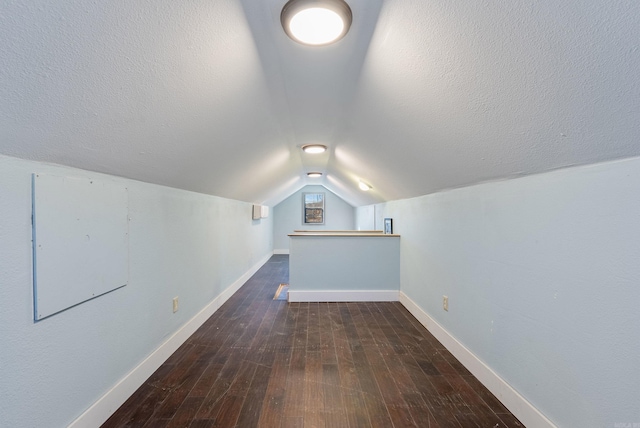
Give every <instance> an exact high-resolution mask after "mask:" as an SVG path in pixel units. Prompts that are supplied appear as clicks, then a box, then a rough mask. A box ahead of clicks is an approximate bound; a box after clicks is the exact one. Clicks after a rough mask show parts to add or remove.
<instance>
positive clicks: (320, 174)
mask: <svg viewBox="0 0 640 428" xmlns="http://www.w3.org/2000/svg"><path fill="white" fill-rule="evenodd" d="M307 176H308V177H310V178H318V177H322V173H321V172H307Z"/></svg>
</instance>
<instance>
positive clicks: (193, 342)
mask: <svg viewBox="0 0 640 428" xmlns="http://www.w3.org/2000/svg"><path fill="white" fill-rule="evenodd" d="M288 269H289V260H288V256H286V255H274V256H273V257H272V258H271V259H270V260H269V262H268V263H267V264H265V265H264V266H263V267H262V268H261V269H260V270H259V271H258V272H257V273H256V274H255V275H254V276H253V277H252V278H251V279H250V280H249V281H247V283H246V284H245V285H244V286H243V287H242V288H241V289H240V290H239V291H238V292H237V293H236V294H235V295H233V296H232V297H231V298H230V299H229V300H228V301H227V302H226V303H225V304H224V305H223V306H222V307H221V308H220V309H219V310H218V311H217V312H216V313H215V314H214V315H213V316H212V317H211V318H210V319H209V320H208V321H207V322H206V323H205V324H203V325H202V327H201V328H200V329H199V330H198V331H196V332H195V333H194V334H193V335H192V336H191V337H190V338H189V340H187V341H186V342H185V343H184V344H183V345H182V346H181V347H180V348H179V349H178V350H177V351H176V352H175V353H174V354H173V355H172V356H171V357H170V358H169V359H168V360H167V361H166V362H165V363H164V364H163V365H162V366H161V367H160V368H159V369H158V370H157V371H156V372H155V373H154V374H153V375H152V376H151V377H150V378H149V379H148V380H147V382H145V383H144V384H143V385H142V386H141V387H140V388H139V389H138V390H137V391H136V392H135V393H134V394H133V395H132V396H131V397H130V398H129V399H128V400H127V401H126V402H125V403H124V404H123V405H122V406H121V407H120V409H118V410H117V411H116V412H115V413H114V414H113V415H112V416H111V418H110V419H109V420H108V421H107V422H105V423H104V425H103V427H150V428H161V427H190V428H204V427H207V428H208V427H242V428H244V427H268V428H273V427H276V428H278V427H281V428H289V427H326V428H329V427H339V428H343V427H344V428H354V427H385V428H387V427H440V428H445V427H456V428H466V427H487V428H500V427H502V428H506V427H522V426H523V425H522V424H521V423H520V422H519V421H518V420H517V419H516V418H515V417H514V416H513V415H512V414H511V413H509V411H508V410H507V409H506V408H505V407H504V406H503V405H502V404H501V403H500V402H499V401H498V400H497V399H496V398H495V397H494V396H493V395H492V394H491V393H490V392H489V391H488V390H487V389H486V388H484V386H482V384H480V382H479V381H478V380H477V379H476V378H475V377H474V376H473V375H471V373H469V372H468V371H467V370H466V369H465V368H464V367H463V366H462V365H461V364H460V363H459V362H458V361H457V360H456V359H455V358H454V357H453V356H452V355H451V354H450V353H449V352H448V351H447V350H446V349H445V348H444V347H443V346H442V344H440V343H439V342H438V341H437V340H436V339H435V338H434V337H433V336H432V335H431V334H430V333H429V332H428V331H427V330H426V329H425V328H424V327H422V326H421V325H420V323H419V322H418V321H417V320H416V319H415V318H414V317H413V316H412V315H411V314H409V312H408V311H407V310H406V309H405V308H404V307H403V306H402V305H401V304H400V303H397V302H385V303H287V302H286V301H282V300H273V297H274V294H275V292H276V290H277V289H278V286H279V285H280V283H286V282H288V275H289V270H288Z"/></svg>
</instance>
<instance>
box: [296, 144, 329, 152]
mask: <svg viewBox="0 0 640 428" xmlns="http://www.w3.org/2000/svg"><path fill="white" fill-rule="evenodd" d="M325 150H327V146H324V145H322V144H307V145H306V146H302V151H303V152H305V153H323V152H324V151H325Z"/></svg>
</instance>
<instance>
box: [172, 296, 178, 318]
mask: <svg viewBox="0 0 640 428" xmlns="http://www.w3.org/2000/svg"><path fill="white" fill-rule="evenodd" d="M176 312H178V297H177V296H176V297H174V298H173V313H174V314H175V313H176Z"/></svg>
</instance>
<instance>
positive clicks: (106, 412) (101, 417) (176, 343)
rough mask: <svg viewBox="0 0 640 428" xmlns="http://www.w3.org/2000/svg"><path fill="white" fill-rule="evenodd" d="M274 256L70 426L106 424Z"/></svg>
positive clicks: (228, 290) (120, 381)
mask: <svg viewBox="0 0 640 428" xmlns="http://www.w3.org/2000/svg"><path fill="white" fill-rule="evenodd" d="M270 257H271V254H268V255H267V256H265V257H263V258H262V259H261V260H260V261H258V263H256V264H255V265H253V266H252V267H251V268H250V269H249V270H248V271H247V272H246V273H245V274H244V275H242V276H241V277H240V278H238V279H237V280H236V281H235V282H234V283H233V284H231V285H230V286H229V287H227V288H226V289H225V290H224V291H223V292H222V293H220V294H219V295H218V297H216V298H215V299H213V300H212V301H211V302H210V303H209V304H208V305H207V306H205V307H204V309H202V310H201V311H200V312H198V313H197V314H196V315H195V316H194V317H193V318H191V319H190V320H189V321H187V322H186V323H185V324H184V325H183V326H182V327H181V328H180V329H179V330H177V331H176V332H175V333H173V334H172V335H171V337H169V338H168V339H167V340H166V341H165V342H164V343H162V344H161V345H160V346H159V347H158V348H157V349H156V350H154V351H153V352H152V353H151V354H150V355H149V356H148V357H147V358H145V359H144V360H143V361H142V362H141V363H140V364H138V365H137V366H136V367H135V368H134V369H133V370H131V371H130V372H129V373H127V374H126V375H125V376H124V377H123V378H122V379H120V380H119V381H118V382H117V383H116V384H115V385H114V386H113V387H112V388H111V389H110V390H109V391H107V392H106V393H105V394H104V395H103V396H102V397H100V398H99V399H98V401H96V402H95V403H93V405H92V406H91V407H89V408H88V409H87V410H85V412H84V413H83V414H81V415H80V416H79V417H78V418H77V419H76V420H74V421H73V422H72V423H71V424H70V425H69V428H85V427H97V426H100V425H102V424H103V423H104V422H105V421H106V420H107V419H109V417H110V416H111V415H112V414H113V412H115V411H116V410H118V408H119V407H120V406H121V405H122V404H123V403H124V402H125V401H126V400H127V399H128V398H129V397H130V396H131V395H132V394H133V393H134V392H135V391H136V390H137V389H138V388H139V387H140V386H141V385H142V384H143V383H144V382H145V381H146V380H147V379H148V378H149V376H151V375H152V374H153V372H155V371H156V370H157V369H158V367H160V366H161V365H162V363H164V362H165V361H166V360H167V358H169V357H170V356H171V354H173V353H174V352H175V351H176V350H177V349H178V348H179V347H180V345H182V344H183V343H184V342H185V341H186V340H187V339H188V338H189V337H190V336H191V335H192V334H193V333H194V332H195V331H196V330H197V329H198V328H199V327H200V326H201V325H202V324H204V322H205V321H206V320H208V319H209V317H211V315H213V314H214V312H215V311H217V310H218V309H219V308H220V306H222V304H223V303H224V302H226V301H227V300H228V299H229V297H231V296H232V295H233V294H234V293H235V292H236V291H238V289H239V288H240V287H242V286H243V285H244V283H245V282H247V281H248V280H249V278H251V276H253V274H254V273H256V272H257V271H258V269H260V268H261V267H262V266H263V265H264V264H265V263H266V262H267V261H268V260H269V258H270Z"/></svg>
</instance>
